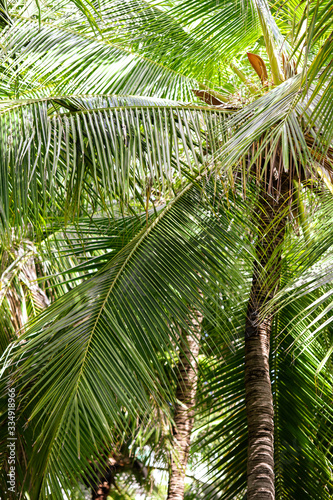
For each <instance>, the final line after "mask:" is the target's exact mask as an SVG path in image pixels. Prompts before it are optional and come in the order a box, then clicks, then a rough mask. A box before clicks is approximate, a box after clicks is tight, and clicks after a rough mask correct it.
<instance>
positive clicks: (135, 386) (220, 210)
mask: <svg viewBox="0 0 333 500" xmlns="http://www.w3.org/2000/svg"><path fill="white" fill-rule="evenodd" d="M205 187H206V193H208V192H211V195H213V194H214V185H211V187H209V185H206V186H205ZM202 195H203V193H202V191H201V189H200V188H199V189H198V188H194V187H192V188H191V187H187V188H185V189H184V191H183V192H182V193H181V194H180V195H178V196H177V197H176V199H175V200H174V201H172V202H170V203H169V204H168V205H167V206H166V207H165V208H164V209H162V210H161V211H160V212H159V214H158V215H157V216H156V218H155V219H154V220H153V221H152V222H151V223H149V224H148V227H144V228H143V229H142V230H141V232H140V233H139V234H138V235H137V236H135V237H134V238H133V240H132V241H130V243H129V244H128V245H126V246H125V247H124V248H123V250H121V251H120V252H119V253H117V255H115V256H114V257H113V258H112V257H111V259H110V261H109V262H108V263H107V265H106V266H105V267H104V268H103V269H102V270H101V271H100V272H99V273H98V274H97V275H96V276H95V277H93V278H91V279H88V280H87V281H85V282H84V283H83V284H81V285H79V286H77V287H76V288H74V289H73V290H72V291H71V292H70V293H69V294H66V295H65V296H64V297H63V298H61V299H59V300H58V301H57V302H55V304H54V306H51V307H50V308H48V310H47V311H46V312H45V313H44V314H43V315H42V316H41V318H40V321H38V322H37V323H35V324H34V325H33V326H32V328H31V329H30V331H29V333H27V334H26V335H25V336H24V339H25V340H26V341H27V343H26V345H25V346H24V352H25V354H24V359H23V358H22V360H21V361H19V360H20V359H21V356H22V354H23V349H22V348H21V347H20V345H17V346H16V347H15V348H14V352H16V354H15V359H16V360H17V361H19V366H20V368H19V370H18V372H17V375H19V380H17V381H16V383H17V387H18V388H19V387H20V388H21V392H20V398H21V401H22V406H23V405H24V400H25V398H28V400H27V402H26V403H25V404H27V405H28V406H27V408H26V410H25V411H29V412H30V413H31V417H32V425H34V424H33V422H34V421H36V422H37V424H38V427H39V426H40V425H42V429H39V437H38V436H36V440H37V442H36V445H35V449H36V452H37V450H38V453H36V455H35V454H34V456H33V457H32V459H31V467H32V468H33V470H34V471H35V477H36V478H39V479H40V481H41V483H40V488H41V489H40V498H47V497H48V495H49V493H48V492H49V491H52V494H53V495H54V494H55V495H60V488H61V485H62V487H63V488H68V487H70V484H71V483H72V482H73V481H75V480H77V478H78V477H79V476H80V475H81V474H83V473H85V474H89V473H90V474H91V473H92V471H91V468H92V467H91V465H90V464H89V460H91V457H92V456H94V457H95V460H97V462H98V459H99V456H100V450H101V449H105V448H106V449H108V447H110V446H111V444H112V434H113V429H117V428H122V427H123V426H124V425H126V418H125V419H124V415H125V416H126V415H127V414H128V413H130V414H131V415H133V416H135V414H136V413H137V412H139V413H141V414H142V413H143V414H144V413H145V412H147V411H148V410H149V408H150V407H151V402H150V398H149V397H148V394H149V393H150V394H151V396H150V397H153V399H154V400H155V401H157V402H158V404H159V406H161V407H162V408H164V410H163V411H164V412H167V411H168V410H167V408H168V405H167V403H166V402H167V401H172V399H173V394H172V386H171V387H170V383H171V382H172V380H170V373H168V376H166V373H165V370H166V368H165V365H164V363H165V360H166V358H165V356H168V359H169V362H170V361H171V362H172V359H173V358H174V359H176V356H177V351H176V350H175V348H176V346H177V340H178V328H175V325H176V324H177V325H181V326H182V328H184V329H188V328H189V326H188V322H187V321H186V320H187V317H188V314H189V309H188V304H191V306H192V307H195V308H197V309H198V310H203V311H205V310H206V306H205V302H203V300H202V296H209V295H211V291H210V290H211V287H212V286H214V287H215V289H216V281H217V280H219V281H220V286H221V288H224V287H225V288H226V289H228V290H229V292H228V293H231V294H232V293H233V292H232V290H233V287H234V286H237V282H239V280H240V282H241V281H242V278H241V275H240V274H239V273H238V272H237V269H236V268H234V267H233V262H234V261H233V260H232V254H233V252H234V251H237V249H238V250H240V249H241V248H242V247H243V246H244V243H245V242H244V240H243V239H242V238H241V237H240V236H238V235H237V230H236V231H235V232H230V229H229V227H230V217H231V216H232V212H230V210H231V208H228V205H225V204H224V203H222V202H221V201H220V200H219V199H218V198H216V202H215V210H216V211H217V213H215V214H214V212H212V211H211V209H210V205H208V206H207V205H206V204H205V203H204V201H205V198H202ZM210 199H212V196H210ZM230 207H231V205H230ZM234 211H235V213H234V217H236V216H237V213H238V208H237V209H236V208H235V209H234ZM238 217H240V214H239V215H238ZM236 227H237V226H236V225H235V228H236ZM231 238H232V241H231V240H230V239H231ZM208 263H209V267H210V269H211V273H210V274H207V272H206V270H207V265H208ZM227 269H228V272H227V273H226V270H227ZM206 314H207V315H209V314H210V312H209V310H208V311H206ZM46 325H48V326H46ZM190 333H191V331H190ZM12 354H13V351H12ZM12 354H11V355H12ZM11 376H12V377H15V379H16V376H15V374H12V375H11ZM31 377H32V378H33V379H35V380H36V381H37V380H38V381H37V383H36V384H33V386H32V387H30V383H29V381H31V380H32V378H31ZM36 377H37V379H36ZM25 384H28V385H27V386H25ZM106 393H107V394H108V396H107V397H106ZM25 394H26V395H25ZM163 400H164V402H163ZM28 401H29V403H28ZM124 420H125V421H124ZM88 436H89V438H87V437H88ZM63 471H67V475H63ZM89 471H90V472H89ZM36 488H37V479H36ZM38 488H39V486H38Z"/></svg>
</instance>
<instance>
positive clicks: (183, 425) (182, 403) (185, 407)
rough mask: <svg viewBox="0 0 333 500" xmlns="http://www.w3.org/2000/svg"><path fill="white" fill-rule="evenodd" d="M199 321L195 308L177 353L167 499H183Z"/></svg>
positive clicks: (195, 389) (198, 339)
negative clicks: (177, 362) (172, 436)
mask: <svg viewBox="0 0 333 500" xmlns="http://www.w3.org/2000/svg"><path fill="white" fill-rule="evenodd" d="M201 322H202V316H201V315H200V314H199V313H198V311H194V312H193V317H192V325H193V333H192V335H187V336H186V342H184V344H183V351H184V352H183V353H182V354H181V356H180V360H179V365H178V368H179V375H178V384H177V392H176V398H177V400H178V401H179V403H177V404H176V407H175V415H174V422H175V429H174V432H173V435H174V456H173V457H172V461H171V472H170V477H169V488H168V497H167V500H183V499H184V488H185V473H186V466H187V461H188V455H189V449H190V443H191V432H192V427H193V421H194V406H195V397H196V391H197V380H198V373H197V360H198V355H199V341H200V333H199V332H200V328H201ZM181 333H182V332H181Z"/></svg>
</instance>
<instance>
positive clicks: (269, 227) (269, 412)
mask: <svg viewBox="0 0 333 500" xmlns="http://www.w3.org/2000/svg"><path fill="white" fill-rule="evenodd" d="M288 185H289V183H288V180H287V179H282V186H280V188H279V191H280V194H279V195H277V191H276V188H275V189H274V186H273V189H272V185H271V190H272V196H271V195H268V194H267V185H264V186H263V188H262V191H261V200H260V205H259V206H258V213H257V214H256V217H257V227H258V229H259V231H260V236H259V241H258V245H257V258H258V262H256V263H255V264H254V270H253V280H252V287H251V292H250V299H249V303H248V309H247V319H246V327H245V391H246V413H247V423H248V462H247V499H248V500H274V499H275V487H274V408H273V397H272V389H271V380H270V370H269V350H270V335H271V329H272V321H273V315H272V314H269V315H268V314H266V316H263V311H264V309H265V306H266V305H267V303H268V301H269V300H270V299H271V298H272V297H274V295H275V294H276V292H277V290H278V287H279V281H280V274H281V243H282V242H283V239H284V233H285V225H286V221H287V209H288V203H287V201H286V198H287V196H286V194H287V190H288ZM274 198H275V199H274Z"/></svg>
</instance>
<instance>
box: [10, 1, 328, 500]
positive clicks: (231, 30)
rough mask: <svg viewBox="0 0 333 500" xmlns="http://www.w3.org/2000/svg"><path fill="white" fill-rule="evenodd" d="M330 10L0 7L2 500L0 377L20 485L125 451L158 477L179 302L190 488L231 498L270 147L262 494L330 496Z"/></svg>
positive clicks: (168, 419)
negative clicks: (276, 249) (262, 70)
mask: <svg viewBox="0 0 333 500" xmlns="http://www.w3.org/2000/svg"><path fill="white" fill-rule="evenodd" d="M331 23H332V1H331V0H325V1H320V2H314V1H308V2H301V3H300V4H299V3H298V2H294V1H293V0H289V1H287V2H282V1H281V2H277V3H276V2H269V1H268V2H266V0H253V1H249V2H242V1H240V2H236V1H232V0H222V1H220V2H216V1H213V0H185V1H182V2H177V1H162V0H161V1H159V2H150V1H149V0H148V1H143V0H129V1H123V0H122V1H113V2H111V1H107V0H100V1H98V2H90V1H88V0H86V1H85V0H73V1H72V2H68V1H52V0H46V1H45V2H36V3H34V2H31V3H30V4H26V3H25V2H20V1H18V2H14V1H13V2H4V1H0V27H1V36H0V49H1V61H0V64H1V79H0V97H1V100H0V231H1V243H0V254H1V271H0V273H1V276H0V348H1V354H2V355H3V357H2V365H1V367H2V390H3V395H4V397H3V399H2V400H1V408H0V423H1V448H0V461H1V464H2V465H4V467H3V468H2V471H3V472H1V476H0V491H1V493H2V492H5V491H6V489H7V484H6V482H7V477H6V472H7V468H6V467H7V465H6V464H7V451H6V449H7V448H6V439H7V430H8V428H7V420H6V419H7V413H6V407H7V396H6V388H7V387H8V384H10V385H12V386H14V387H15V388H16V393H17V404H18V407H17V410H16V418H17V430H16V433H17V436H18V441H17V447H16V451H17V462H16V477H17V489H18V491H20V492H22V498H24V496H23V495H24V494H26V493H27V494H28V495H29V497H28V496H26V498H30V499H31V500H33V499H46V498H52V499H57V500H58V499H59V500H60V499H62V498H76V496H77V495H78V487H79V486H80V485H82V483H84V482H87V481H88V479H89V478H91V481H93V478H94V477H95V475H96V471H98V469H99V468H103V467H105V465H106V463H107V461H108V459H109V458H110V457H115V456H118V455H121V454H124V453H125V455H126V456H127V455H130V456H132V457H139V459H140V460H142V462H144V463H145V465H152V464H155V465H156V464H161V463H162V464H163V467H165V468H167V467H168V464H169V459H170V453H171V451H172V440H171V433H170V429H171V427H172V409H173V405H174V403H175V384H176V375H177V373H176V372H177V369H176V366H177V360H178V356H179V346H180V343H179V326H181V328H182V329H183V330H185V331H186V330H187V331H188V330H189V326H188V325H189V319H190V315H191V312H190V311H191V308H195V309H197V310H199V311H201V312H202V313H203V315H204V322H203V332H204V335H203V336H202V346H201V353H200V360H199V361H200V362H199V366H200V368H199V376H200V379H199V380H200V382H199V388H198V404H197V417H196V431H195V433H194V438H193V447H192V448H193V449H192V458H191V460H192V462H193V464H197V463H198V462H199V461H200V460H201V461H203V463H204V464H205V468H208V471H207V474H206V477H204V478H202V477H200V478H199V479H200V481H194V482H193V483H192V486H191V487H189V489H188V491H187V494H186V495H187V498H188V499H190V498H203V499H208V498H216V499H217V498H221V499H240V500H243V499H244V498H245V496H244V495H245V494H246V493H245V492H246V446H247V433H246V414H245V402H244V382H243V371H244V369H243V357H244V352H243V351H244V345H243V332H244V324H245V316H246V304H247V300H248V295H249V290H250V285H251V273H252V268H253V262H254V260H255V259H256V244H257V241H258V237H259V235H258V229H257V228H256V226H255V224H253V217H252V213H253V208H254V207H255V206H256V207H258V206H259V207H260V203H261V200H260V197H259V194H258V185H259V184H260V180H261V179H263V178H265V175H266V173H267V164H268V162H270V161H271V159H272V157H273V155H274V151H275V147H276V145H277V144H278V143H279V142H281V144H282V152H283V161H284V168H285V169H286V170H288V169H289V171H291V170H292V169H293V168H296V167H295V165H298V168H299V171H297V172H296V174H297V175H296V174H295V172H294V174H295V176H296V177H297V178H298V182H295V183H291V186H290V205H289V209H288V210H289V217H288V227H287V233H286V238H285V240H284V243H283V249H282V251H283V253H282V276H281V289H280V291H279V294H278V296H277V298H275V299H274V301H273V302H272V304H271V305H270V306H269V307H270V308H271V310H274V311H276V312H277V314H276V316H275V321H274V335H273V339H272V349H271V351H272V353H271V378H272V387H273V395H274V403H275V445H276V449H275V453H276V457H275V462H276V465H275V467H276V470H275V473H276V497H277V498H278V499H279V500H280V499H281V500H282V499H291V498H292V499H295V500H296V499H302V500H303V499H309V500H310V499H311V500H312V499H318V500H319V499H320V500H324V499H329V498H331V497H332V494H333V486H332V442H333V440H332V438H333V436H332V432H333V431H332V429H333V427H332V412H331V401H332V364H331V354H332V352H333V343H332V321H331V320H332V313H331V309H332V306H331V300H332V299H331V297H332V293H333V287H332V258H331V248H332V244H333V241H332V232H331V227H332V214H333V202H332V199H331V198H332V192H333V186H332V183H331V181H332V175H331V170H332V161H333V160H332V158H333V155H332V136H333V122H332V114H333V113H332V102H333V99H332V97H333V96H332V83H331V76H332V66H331V65H332V50H333V48H332V47H333V46H332V44H331V43H330V41H331ZM247 52H251V53H255V54H258V55H260V56H261V58H262V60H263V61H264V65H265V67H266V68H267V71H268V73H267V78H266V77H265V76H262V78H259V76H258V75H257V74H256V73H255V71H254V69H253V67H252V66H251V64H250V63H249V61H248V59H247V56H246V53H247ZM193 89H194V91H196V92H193ZM198 91H205V92H206V95H205V94H203V93H200V92H198ZM207 95H208V98H207ZM200 96H201V97H203V100H204V101H207V99H212V97H214V98H215V99H217V102H213V101H210V102H211V104H208V103H207V102H204V103H202V102H201V101H200V100H199V97H200ZM219 104H220V105H219ZM255 148H256V149H255ZM250 153H251V154H250ZM264 155H265V158H266V159H267V161H266V162H261V158H262V157H263V156H264ZM36 280H37V281H36ZM49 303H51V305H49ZM44 309H45V310H44ZM192 310H193V309H192ZM20 328H21V330H20V331H19V329H20ZM190 333H191V331H189V334H190ZM124 450H125V451H124ZM122 456H123V455H122ZM142 487H143V488H146V490H147V491H149V490H151V491H152V493H151V494H152V495H153V494H155V495H156V498H158V495H159V494H158V493H157V492H155V493H154V492H153V490H152V489H151V488H152V483H150V482H149V480H148V481H146V482H145V481H143V485H142ZM114 492H115V495H118V494H119V492H116V489H114ZM161 495H162V493H161ZM114 498H116V497H114ZM124 498H125V497H124Z"/></svg>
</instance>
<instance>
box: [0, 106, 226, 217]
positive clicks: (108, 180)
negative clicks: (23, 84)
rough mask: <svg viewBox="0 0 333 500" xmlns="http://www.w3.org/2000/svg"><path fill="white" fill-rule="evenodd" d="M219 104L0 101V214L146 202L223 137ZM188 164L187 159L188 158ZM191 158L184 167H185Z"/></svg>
mask: <svg viewBox="0 0 333 500" xmlns="http://www.w3.org/2000/svg"><path fill="white" fill-rule="evenodd" d="M224 116H225V112H224V111H223V110H219V109H211V108H205V107H197V106H187V107H184V106H182V105H180V104H178V103H176V102H175V103H173V102H170V101H159V100H158V99H153V100H149V99H148V98H132V97H128V98H125V97H123V98H117V97H112V96H103V97H102V96H100V97H96V98H94V97H91V98H89V97H86V98H83V97H81V98H80V97H75V96H74V97H61V96H60V97H54V98H52V99H39V100H19V101H7V102H6V101H3V102H2V110H1V111H0V127H1V139H2V143H3V144H6V148H2V149H1V157H0V168H1V176H2V180H3V182H2V184H1V191H0V199H1V214H2V216H3V217H4V218H5V219H7V220H9V218H10V217H11V218H13V220H14V221H15V222H14V224H15V223H17V224H18V223H19V221H20V220H22V218H23V219H25V220H27V218H28V216H29V212H30V213H31V214H32V215H31V217H35V218H37V220H38V218H39V217H40V216H41V214H44V216H46V214H47V213H49V212H48V209H49V207H51V208H52V209H53V210H54V209H55V208H56V210H57V211H58V213H61V209H62V208H61V207H63V206H64V203H63V200H66V202H65V206H66V208H67V210H68V209H69V210H70V209H71V208H72V209H73V210H74V211H75V210H77V211H78V210H79V208H80V204H81V202H82V200H83V204H84V202H86V203H89V206H90V207H91V206H93V207H95V210H96V208H98V207H101V206H103V207H104V209H107V210H109V211H112V210H113V209H114V208H115V209H116V211H117V212H118V213H119V205H118V208H117V206H114V205H113V201H114V200H117V201H118V203H122V204H123V206H125V205H129V202H130V200H131V205H132V206H133V207H134V208H135V204H136V203H137V204H139V205H141V208H142V207H145V208H146V206H148V204H149V202H150V198H151V197H152V196H153V197H154V199H156V198H160V199H161V197H162V196H167V190H168V189H169V190H170V188H171V186H172V185H174V184H175V183H177V179H178V184H179V183H181V182H182V179H183V173H184V172H185V173H186V174H187V175H190V174H191V171H192V173H193V172H194V171H196V172H197V173H199V172H200V171H201V169H203V166H204V164H205V163H206V162H207V160H209V158H211V156H212V154H214V152H216V151H217V150H218V149H219V147H220V144H221V141H222V140H223V137H224V136H223V135H222V125H223V122H224ZM192 165H193V166H192ZM189 166H190V172H189V169H188V167H189Z"/></svg>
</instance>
